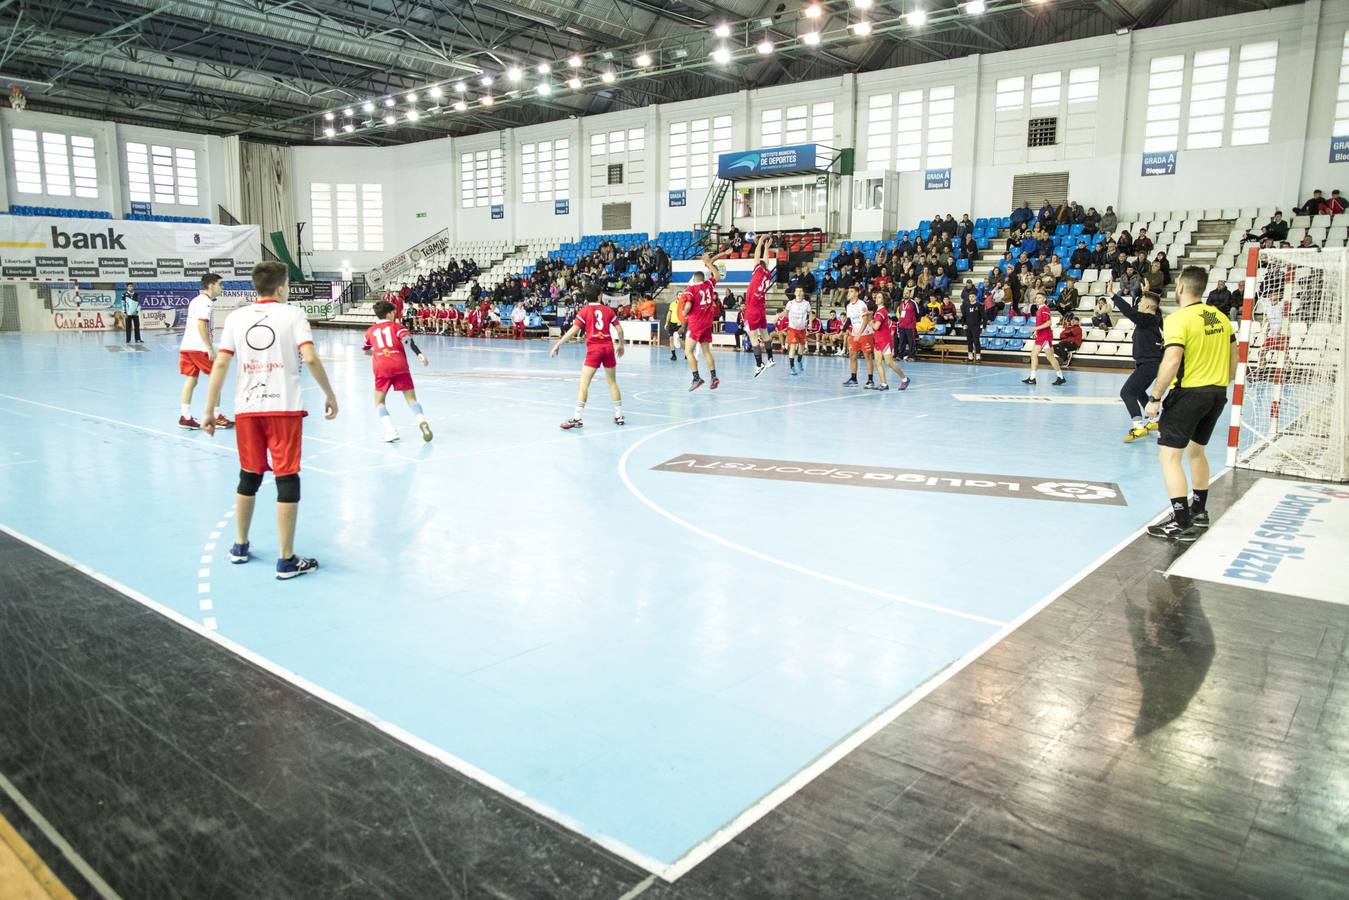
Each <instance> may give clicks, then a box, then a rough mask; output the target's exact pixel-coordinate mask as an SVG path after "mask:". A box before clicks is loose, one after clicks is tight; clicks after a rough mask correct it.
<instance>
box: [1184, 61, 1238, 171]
mask: <svg viewBox="0 0 1349 900" xmlns="http://www.w3.org/2000/svg"><path fill="white" fill-rule="evenodd" d="M1231 55H1232V51H1231V50H1230V49H1229V48H1227V47H1220V48H1218V49H1216V50H1201V51H1199V52H1197V53H1195V55H1194V65H1193V68H1192V69H1191V71H1190V113H1189V122H1188V125H1187V128H1188V137H1187V138H1186V141H1185V145H1186V147H1188V148H1189V149H1191V150H1202V149H1207V148H1212V147H1221V146H1222V145H1223V126H1224V122H1225V118H1224V117H1225V116H1226V114H1227V68H1228V66H1227V63H1228V60H1229V59H1230V57H1231Z"/></svg>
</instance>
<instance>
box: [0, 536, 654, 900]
mask: <svg viewBox="0 0 1349 900" xmlns="http://www.w3.org/2000/svg"><path fill="white" fill-rule="evenodd" d="M0 532H3V533H5V534H7V535H9V536H10V537H12V538H14V539H15V540H18V541H22V542H23V543H25V544H27V545H28V546H30V547H32V548H33V549H35V550H38V551H40V552H42V553H45V554H47V555H48V556H50V557H51V558H52V559H55V560H58V561H60V562H63V563H65V564H66V565H68V566H70V567H71V568H72V569H75V570H76V571H78V572H80V573H82V574H84V575H86V576H88V577H89V578H92V579H93V580H95V581H97V582H98V583H99V584H102V585H104V586H105V587H109V588H112V589H113V590H114V591H117V592H118V593H120V594H123V595H124V596H126V597H129V598H130V599H132V600H134V601H136V602H137V603H139V604H141V605H142V606H145V607H147V608H148V609H152V610H154V611H155V612H157V613H159V614H160V615H162V616H164V617H165V618H167V619H169V620H171V621H173V622H175V623H177V624H178V625H181V626H182V627H183V628H186V629H187V630H189V631H191V632H193V633H194V634H197V635H200V636H201V637H203V638H206V639H207V640H208V641H211V642H212V643H215V644H218V645H219V646H221V647H223V648H224V649H226V650H228V651H229V652H231V653H233V654H234V655H236V656H238V657H240V658H242V659H245V660H248V661H249V662H251V663H253V664H254V665H256V666H258V667H260V668H263V669H266V670H267V671H268V672H270V673H272V674H273V675H275V676H276V677H278V678H280V679H282V680H284V681H287V682H289V683H291V684H293V685H294V686H295V687H297V688H299V689H300V690H302V691H306V692H308V693H310V694H312V695H313V696H315V697H317V698H319V699H320V700H322V701H324V702H325V703H327V704H329V705H330V706H334V707H336V708H338V709H340V710H342V711H343V712H345V713H347V714H348V715H350V716H353V717H355V718H358V719H360V720H362V721H364V722H366V723H367V724H369V725H371V726H373V727H375V728H377V729H379V730H380V731H382V732H384V733H385V734H387V735H388V736H389V737H391V738H393V739H394V740H396V741H399V742H401V743H403V744H406V745H407V746H409V747H411V748H413V749H414V750H417V751H419V752H421V753H423V754H425V755H426V756H429V757H431V758H432V759H435V760H437V761H438V762H440V763H443V764H444V765H446V766H449V767H450V768H451V769H454V770H455V771H456V772H458V773H459V774H461V775H463V776H464V777H465V778H469V779H471V780H473V781H476V782H478V783H479V784H481V785H483V786H484V787H487V788H489V789H491V790H493V791H496V792H497V793H498V794H501V795H502V796H504V797H508V798H510V799H511V800H514V801H515V802H516V803H519V804H520V805H521V806H524V807H526V808H527V809H530V810H532V811H533V812H535V813H538V814H539V815H541V816H543V817H544V818H546V819H549V820H551V821H553V822H556V823H557V824H558V825H561V826H562V827H563V828H566V829H568V830H569V831H572V832H575V833H576V834H577V835H579V836H581V837H582V838H584V839H586V840H588V841H591V842H593V843H595V844H597V845H599V846H600V847H603V848H604V849H606V850H608V851H609V852H610V853H613V854H614V855H616V856H619V857H621V858H622V859H625V860H627V861H628V862H630V863H632V864H633V865H635V866H638V867H639V868H641V869H644V870H645V871H647V872H649V873H651V874H653V875H659V874H660V873H661V872H662V871H663V870H664V868H665V864H664V863H662V862H661V861H660V860H657V859H653V858H652V857H650V856H647V855H646V854H644V853H642V852H641V851H639V850H634V849H633V848H631V847H629V846H628V845H627V844H624V843H623V842H622V841H620V840H618V839H616V838H611V837H608V836H607V835H602V834H596V833H594V832H592V831H590V830H588V829H586V828H585V827H584V826H582V825H581V823H580V822H578V821H576V820H575V819H573V818H572V817H570V816H568V815H566V814H565V813H562V812H559V811H558V810H556V809H553V808H552V807H551V806H547V805H546V804H544V803H541V802H540V801H538V800H535V799H534V798H532V797H530V796H529V795H528V794H526V793H525V792H524V791H522V790H520V789H519V788H516V787H512V786H511V785H509V784H507V783H506V782H504V781H502V780H501V779H500V778H497V777H496V776H495V775H492V774H490V773H488V772H485V771H483V770H482V769H479V768H478V767H477V766H475V765H473V764H472V763H470V762H468V761H466V760H463V759H460V758H459V757H457V756H455V755H454V754H452V753H449V752H448V751H446V750H443V749H441V748H440V747H437V746H436V745H434V744H431V743H429V742H427V741H425V740H423V739H421V738H419V737H417V736H416V735H414V734H412V733H411V732H409V731H405V730H404V729H402V728H400V727H399V726H397V725H394V724H393V723H392V722H385V721H384V720H382V719H380V718H379V717H378V716H376V715H375V714H374V713H372V712H370V711H368V710H366V709H364V708H362V707H360V706H357V705H356V704H354V703H352V702H351V701H350V700H347V699H346V698H344V697H341V696H339V695H338V694H335V693H333V692H332V691H329V690H328V689H326V688H322V687H319V686H318V685H317V684H314V683H313V682H312V681H309V680H308V679H306V678H303V677H301V676H299V675H297V674H295V673H294V672H292V671H290V670H289V669H286V668H284V667H282V666H280V665H278V664H276V663H274V662H272V661H271V660H269V659H267V658H266V657H264V656H261V655H259V654H257V653H254V652H253V651H252V650H249V649H248V648H246V647H244V646H242V645H240V644H236V643H235V642H234V641H232V640H230V639H229V638H227V637H224V636H222V635H221V634H220V633H219V632H217V631H215V630H213V629H214V627H215V620H214V619H208V620H207V623H208V624H205V625H198V624H197V623H196V622H194V621H192V620H191V619H189V618H187V617H186V616H184V615H182V614H181V613H178V612H177V611H175V610H172V609H170V608H169V607H167V606H164V605H162V604H160V603H158V602H156V601H154V600H151V599H150V598H149V597H147V596H146V595H145V594H142V593H141V592H139V591H137V590H135V589H134V588H131V587H128V586H127V585H124V584H122V583H121V582H119V581H117V580H116V579H113V578H110V577H108V576H107V575H104V574H102V573H101V572H98V571H96V570H94V569H92V568H90V567H89V566H86V565H85V564H84V563H81V562H78V561H76V560H74V559H72V558H71V557H69V556H66V555H65V554H64V553H62V552H60V551H59V550H55V549H53V548H51V547H48V546H47V545H46V544H43V543H42V542H40V541H37V540H34V539H33V538H30V537H29V536H28V535H26V534H23V533H22V532H19V531H15V530H14V529H13V528H10V527H9V526H8V525H2V524H0ZM114 896H115V895H114Z"/></svg>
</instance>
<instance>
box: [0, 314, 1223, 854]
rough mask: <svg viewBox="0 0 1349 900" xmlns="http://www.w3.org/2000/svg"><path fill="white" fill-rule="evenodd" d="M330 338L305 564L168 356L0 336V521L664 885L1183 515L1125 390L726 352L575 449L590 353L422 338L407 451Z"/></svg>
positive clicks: (266, 493) (324, 340)
mask: <svg viewBox="0 0 1349 900" xmlns="http://www.w3.org/2000/svg"><path fill="white" fill-rule="evenodd" d="M317 338H318V346H319V350H320V355H321V356H322V358H323V359H324V361H325V365H326V366H327V367H328V371H329V374H330V377H331V378H332V381H333V384H334V387H335V389H336V391H337V393H338V397H339V402H340V404H341V412H340V415H339V416H338V418H337V419H336V420H334V421H332V422H327V421H324V420H323V419H322V417H321V415H311V417H310V418H309V419H307V420H306V425H305V469H304V481H303V502H302V504H301V510H300V531H299V539H298V541H297V550H298V551H299V552H301V553H304V554H306V555H311V556H316V557H318V558H319V560H320V562H321V565H322V568H321V570H320V571H319V572H318V573H317V574H316V575H314V576H312V577H307V578H303V579H300V580H298V581H294V582H285V583H282V582H277V581H275V580H274V579H273V578H272V564H273V561H274V556H275V550H274V546H275V526H274V519H273V506H272V500H273V497H274V494H273V492H272V489H271V487H270V485H268V486H264V489H263V491H262V493H261V494H260V495H259V501H260V502H259V504H258V513H257V516H256V520H255V525H254V535H253V543H254V550H255V552H256V553H260V555H261V558H259V559H257V560H255V561H254V562H252V563H251V564H249V565H245V566H231V565H229V564H228V562H227V561H226V559H225V551H226V550H227V549H228V547H229V543H230V540H231V536H232V534H233V523H232V522H231V521H230V518H229V517H230V516H231V515H232V507H233V493H234V486H235V483H236V480H237V472H238V466H237V460H236V458H235V456H234V438H233V434H232V433H231V432H220V433H217V435H216V436H215V437H214V438H211V437H209V436H207V435H206V434H204V433H191V432H185V431H182V430H180V429H178V428H177V427H176V421H177V416H178V392H179V387H180V384H181V378H180V376H179V375H178V373H177V344H178V336H177V335H153V336H148V337H147V341H148V342H147V349H146V350H145V351H144V352H139V353H136V352H122V351H121V349H120V348H121V341H120V337H117V336H113V335H111V334H109V335H91V334H85V335H80V334H61V335H22V336H20V335H12V334H7V335H2V336H0V523H3V525H5V526H6V527H7V528H9V529H12V530H13V531H14V532H16V533H18V534H20V535H23V536H26V537H27V538H29V539H30V540H32V541H36V542H39V543H41V544H43V545H46V546H47V547H50V548H52V549H54V550H56V551H59V552H60V553H62V554H65V555H67V556H69V557H71V558H73V559H74V560H77V561H78V562H80V563H83V564H84V565H86V566H88V567H89V568H91V569H93V570H94V571H96V572H97V573H100V574H101V575H103V576H105V577H106V578H108V579H111V580H113V581H115V582H117V583H120V584H121V585H125V586H126V587H128V588H130V589H132V590H133V591H135V592H138V593H139V594H141V595H144V597H145V598H148V599H149V600H151V601H153V602H155V603H158V604H160V605H162V606H163V607H166V608H167V609H169V610H172V611H174V612H176V613H178V614H180V615H181V616H183V617H185V618H187V619H190V620H191V621H193V622H195V623H197V624H198V625H199V626H200V627H201V628H202V629H203V630H204V631H209V632H210V633H212V634H216V635H219V636H220V637H222V638H224V639H226V640H228V641H229V642H231V643H232V644H234V645H237V646H238V647H239V648H242V649H243V650H245V651H248V652H250V653H251V654H254V655H255V656H256V657H258V658H260V659H262V660H266V661H268V662H269V663H270V664H272V665H274V666H276V667H279V668H280V669H284V670H286V671H288V672H290V673H293V674H294V675H295V676H296V677H297V678H298V679H302V680H303V681H304V682H306V683H308V684H310V685H312V686H313V687H314V688H315V689H316V690H318V691H320V692H323V693H324V695H325V696H329V697H331V698H333V699H337V698H340V700H341V701H342V702H344V703H345V704H347V705H349V706H350V707H355V708H358V709H359V710H361V711H363V713H364V714H365V715H366V716H367V717H368V718H370V719H371V720H372V721H375V722H377V723H379V724H381V725H383V726H384V727H386V728H388V729H389V730H392V731H394V732H395V733H397V734H399V735H400V736H403V737H405V738H406V739H408V740H410V741H412V742H414V743H415V744H416V745H417V746H420V747H422V748H423V749H425V750H427V751H428V752H431V753H434V754H435V755H437V756H440V757H441V758H442V759H444V760H446V761H447V762H449V763H450V764H452V765H456V766H458V767H460V768H461V769H463V770H465V771H469V772H471V773H473V774H475V775H477V776H478V777H481V778H482V779H484V780H486V781H488V783H491V784H494V785H496V786H498V787H500V788H501V789H503V790H506V791H509V792H511V793H512V794H513V795H514V796H516V797H518V798H520V799H522V800H523V801H525V802H527V803H529V804H530V805H532V806H534V807H535V808H536V809H539V810H541V811H543V812H544V813H545V814H547V815H550V816H553V817H555V818H557V819H559V820H560V821H562V822H564V823H565V824H568V825H570V826H571V827H573V828H575V829H577V830H578V831H580V832H582V833H584V834H585V835H587V836H589V837H592V838H594V839H596V840H600V841H602V842H603V843H605V844H606V846H609V847H611V848H612V849H616V850H617V851H618V852H620V853H622V854H624V855H625V856H627V857H628V858H629V859H631V860H633V861H636V862H639V863H641V864H643V865H646V866H647V867H648V868H651V869H652V870H653V871H660V870H664V869H665V867H667V866H670V865H671V864H676V863H678V862H679V861H680V860H687V859H689V858H691V857H690V854H691V853H692V854H694V855H695V856H696V854H697V852H698V850H697V848H700V847H706V846H708V845H707V844H706V843H705V842H708V841H709V840H712V839H713V835H714V834H715V833H717V832H718V831H719V830H720V829H723V828H724V827H725V826H728V825H731V824H732V823H737V822H738V823H739V824H736V825H734V826H733V827H740V826H741V825H743V824H747V816H748V815H750V814H747V813H746V811H747V810H751V809H753V808H756V804H757V805H758V806H757V808H759V809H762V808H764V806H766V805H767V804H770V803H772V802H774V799H773V798H775V797H776V798H780V797H781V795H782V794H783V792H784V791H785V790H789V789H790V785H791V784H792V783H794V782H793V779H794V778H795V779H796V781H797V782H799V781H800V780H801V779H802V777H803V776H801V775H800V774H799V773H802V772H803V771H805V770H808V769H809V767H811V766H812V765H815V766H817V767H818V766H819V765H820V763H821V761H822V760H824V759H827V754H829V753H830V751H831V749H836V748H837V747H838V746H839V745H840V742H842V741H844V740H845V739H847V738H848V737H849V735H853V734H854V733H855V732H857V731H858V730H859V729H862V728H863V727H865V726H866V725H867V724H868V723H871V722H873V721H874V720H876V719H877V717H878V716H881V715H882V714H886V713H887V711H889V713H888V714H891V715H892V714H893V713H894V711H895V708H896V705H897V704H901V703H902V702H903V701H904V700H905V698H906V697H909V698H912V697H914V696H915V694H914V692H915V691H918V690H919V689H920V688H922V687H923V686H924V685H925V684H928V683H930V682H931V681H932V680H933V679H934V678H938V677H939V676H941V675H942V674H943V671H944V670H946V673H947V674H949V672H950V668H949V667H951V666H952V664H954V663H957V662H958V661H961V660H962V658H965V657H967V655H968V654H971V653H973V652H975V651H976V650H978V649H979V648H980V647H981V646H983V645H986V644H987V643H988V642H989V641H990V640H992V639H994V638H995V637H996V636H998V635H999V634H1000V633H1002V632H1005V631H1006V630H1007V628H1008V626H1010V625H1011V624H1012V623H1014V622H1016V621H1017V620H1018V618H1019V617H1023V616H1024V615H1025V614H1026V613H1027V612H1028V611H1030V610H1032V609H1033V608H1035V607H1036V606H1037V604H1040V603H1041V602H1042V601H1043V600H1045V599H1046V598H1048V597H1049V596H1050V595H1051V594H1053V593H1055V592H1056V589H1057V588H1059V587H1060V586H1062V585H1064V584H1065V583H1066V582H1068V581H1069V580H1071V579H1073V578H1074V577H1075V576H1077V575H1078V574H1079V573H1081V572H1082V571H1083V570H1084V569H1085V568H1086V567H1088V565H1089V564H1091V563H1092V561H1094V560H1096V559H1098V558H1099V557H1101V556H1102V555H1103V554H1105V553H1106V552H1107V551H1109V550H1110V549H1111V548H1113V547H1115V546H1116V545H1118V544H1119V543H1120V542H1121V541H1123V540H1124V539H1126V538H1128V537H1129V536H1130V535H1132V534H1133V533H1134V532H1135V531H1136V530H1137V529H1138V528H1139V527H1140V526H1142V525H1143V524H1145V523H1146V522H1148V521H1150V520H1151V519H1153V518H1154V517H1155V516H1156V515H1157V514H1158V513H1159V512H1160V511H1161V510H1162V508H1163V507H1164V506H1165V502H1166V500H1165V496H1164V492H1163V490H1162V488H1161V484H1160V479H1159V477H1158V475H1157V468H1156V449H1155V444H1154V442H1153V441H1152V440H1147V441H1140V442H1138V443H1136V444H1132V445H1126V444H1124V443H1122V441H1121V437H1122V436H1123V434H1124V432H1125V431H1126V429H1127V425H1128V420H1127V416H1126V415H1125V413H1124V410H1123V407H1122V405H1121V404H1120V403H1119V402H1118V400H1117V398H1116V392H1117V391H1118V389H1119V386H1120V384H1121V382H1122V380H1123V377H1124V375H1123V373H1118V374H1114V373H1087V372H1071V371H1070V372H1069V378H1070V381H1069V384H1068V385H1067V386H1066V387H1064V388H1054V387H1051V386H1050V385H1049V381H1050V380H1052V373H1049V374H1048V375H1046V374H1044V373H1043V372H1042V375H1041V378H1040V384H1039V385H1038V386H1036V387H1026V386H1023V385H1022V384H1020V383H1019V379H1020V378H1021V377H1022V375H1023V374H1024V371H1023V370H1021V369H1013V368H1006V367H994V366H984V367H979V368H976V367H973V366H970V367H966V366H963V365H939V364H935V363H924V364H918V365H913V366H911V372H910V374H911V375H912V377H913V386H912V388H911V389H910V390H909V391H907V392H904V393H898V392H896V391H894V390H892V391H891V392H890V393H888V394H876V393H872V392H869V391H861V390H858V389H847V388H843V387H840V382H841V381H842V379H843V378H844V377H845V374H846V362H845V361H844V360H842V359H834V358H830V359H818V358H811V359H810V360H809V362H808V366H809V371H808V374H807V375H806V376H805V377H802V378H790V377H789V376H788V374H787V367H786V365H785V361H784V362H781V363H779V365H778V366H777V367H776V368H774V369H771V370H769V371H768V372H767V373H765V374H764V375H763V376H762V377H760V378H758V379H755V378H753V377H752V374H753V369H752V366H753V360H752V358H751V357H749V356H748V355H747V354H733V353H722V354H720V355H719V359H720V361H721V362H720V366H719V374H720V376H721V378H722V387H721V388H720V389H719V390H717V391H716V392H712V391H710V390H708V389H707V388H703V389H701V390H699V391H697V392H696V393H692V394H690V393H688V392H687V385H688V377H689V376H688V370H687V367H686V366H685V364H684V363H683V361H682V359H681V361H680V362H679V363H677V364H676V363H671V362H670V361H669V358H668V351H665V350H650V349H647V348H640V347H633V348H630V349H629V352H628V354H627V355H626V356H625V357H624V358H623V359H622V360H620V366H619V378H620V383H621V385H622V387H623V390H624V392H625V400H624V411H625V413H626V415H627V423H628V424H627V425H626V426H625V427H623V428H618V427H616V426H614V425H613V424H612V422H611V418H610V417H611V404H610V400H609V397H608V392H607V389H606V387H605V385H604V383H603V380H602V378H601V379H598V380H597V381H596V383H595V385H594V387H593V388H592V391H591V402H590V405H589V408H588V415H587V419H586V425H585V428H584V430H582V431H580V432H562V431H560V430H559V429H558V427H557V426H558V423H559V422H561V421H562V420H563V419H565V418H567V417H569V415H570V413H571V409H572V401H573V397H574V393H575V388H576V380H577V373H578V368H579V365H580V358H581V348H580V345H572V346H569V347H567V348H564V350H563V352H562V353H561V355H560V356H559V358H557V359H550V358H549V357H548V354H547V351H548V345H547V344H546V343H543V342H528V343H513V342H508V341H473V342H470V341H467V340H462V339H440V338H432V337H427V338H423V339H422V341H423V342H424V343H423V349H424V350H425V351H426V353H427V355H428V356H429V357H430V358H431V366H430V367H429V368H428V369H421V368H418V369H417V371H415V372H414V376H415V377H416V379H417V385H418V392H419V394H420V396H421V400H422V402H423V405H424V406H425V409H426V413H427V416H428V417H429V419H430V421H431V423H432V425H433V426H434V428H435V433H436V438H435V441H434V442H433V443H431V444H424V443H423V442H422V441H421V440H420V439H419V437H418V435H417V432H416V429H415V427H414V425H413V422H412V417H411V414H410V413H409V412H408V410H407V408H406V405H405V404H404V403H403V401H402V399H401V398H392V399H391V400H390V409H391V411H392V414H393V417H394V420H395V422H396V424H397V425H398V426H399V427H400V430H401V432H402V434H403V438H404V439H403V441H402V443H401V444H396V445H386V444H384V443H383V442H382V441H380V439H379V433H380V432H379V426H378V423H377V422H376V417H375V415H374V411H373V408H372V406H371V400H370V389H371V380H372V379H371V375H370V365H369V361H368V359H367V358H366V357H365V356H363V355H362V354H361V353H360V351H359V346H360V335H359V333H357V332H345V331H321V332H319V333H318V335H317ZM779 358H780V359H781V357H779ZM893 380H894V379H893V377H892V382H893ZM231 393H232V390H231ZM204 397H205V383H204V382H203V383H202V385H201V387H199V389H198V393H197V397H196V399H195V401H194V407H193V410H194V413H196V414H198V415H200V412H201V407H202V402H203V400H204ZM306 397H307V401H308V406H309V408H310V409H311V410H319V409H321V406H322V403H321V397H320V396H319V395H318V393H317V391H316V390H315V389H314V387H313V384H312V382H311V381H309V380H308V378H307V376H306ZM991 397H1000V398H1002V399H998V400H992V401H991V402H990V400H989V398H991ZM980 398H982V399H980ZM1027 401H1030V402H1027ZM225 411H226V412H227V413H229V412H230V411H231V410H230V407H229V404H226V410H225ZM1211 452H1212V459H1213V462H1214V464H1215V473H1216V471H1217V467H1218V465H1219V464H1220V460H1221V450H1220V449H1219V448H1214V449H1213V450H1212V451H1211ZM681 458H682V462H674V463H673V464H672V465H671V466H668V467H666V468H664V469H656V468H655V467H657V466H661V465H662V464H665V463H670V462H671V461H675V460H680V459H681ZM728 461H729V462H730V463H731V466H729V467H728V466H726V465H725V463H726V462H728ZM711 467H717V468H715V469H714V468H711ZM751 467H752V468H751ZM901 470H902V471H901ZM915 470H916V471H915ZM711 471H717V472H719V474H716V475H712V474H708V473H709V472H711ZM843 472H848V473H852V474H851V475H850V476H846V477H845V476H844V475H842V474H841V473H843ZM821 473H823V474H821ZM801 479H808V480H801ZM809 479H814V480H809ZM971 481H973V482H975V483H974V484H973V485H970V484H969V482H971ZM1082 483H1088V484H1085V485H1084V484H1082ZM1097 483H1110V484H1113V485H1117V487H1118V493H1119V495H1120V496H1119V497H1114V498H1110V497H1107V496H1106V494H1108V493H1109V491H1110V490H1111V489H1108V488H1102V487H1100V486H1099V485H1098V484H1097ZM894 484H904V485H906V486H908V487H909V488H916V489H896V488H895V487H894V486H893V485H894ZM989 485H992V487H990V486H989ZM999 485H1001V486H999ZM957 491H959V492H957ZM1121 498H1122V502H1119V501H1120V500H1121ZM1107 500H1109V502H1106V501H1107ZM784 786H786V787H784ZM775 792H776V793H775ZM770 795H772V796H770ZM765 798H768V799H767V800H765ZM761 801H763V802H761ZM724 835H725V832H723V836H724Z"/></svg>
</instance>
